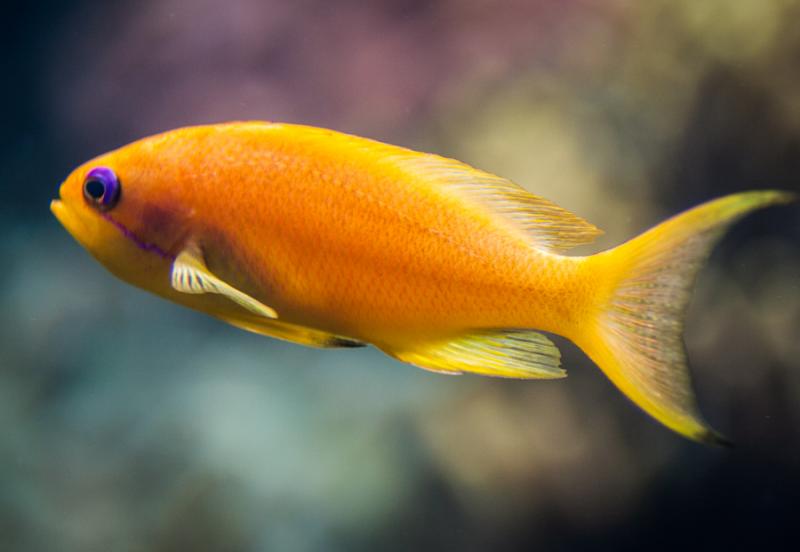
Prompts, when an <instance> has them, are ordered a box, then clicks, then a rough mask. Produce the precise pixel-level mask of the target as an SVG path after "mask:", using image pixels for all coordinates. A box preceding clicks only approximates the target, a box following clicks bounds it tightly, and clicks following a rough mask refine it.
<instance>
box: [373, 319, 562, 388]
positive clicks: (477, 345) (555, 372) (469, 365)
mask: <svg viewBox="0 0 800 552" xmlns="http://www.w3.org/2000/svg"><path fill="white" fill-rule="evenodd" d="M385 350H386V349H385ZM386 352H387V353H389V354H390V355H392V356H394V357H396V358H398V359H400V360H402V361H403V362H408V363H409V364H413V365H415V366H418V367H420V368H424V369H426V370H431V371H433V372H441V373H446V374H460V373H462V372H473V373H475V374H482V375H485V376H497V377H503V378H520V379H555V378H563V377H565V376H566V375H567V373H566V372H565V371H564V370H563V369H562V368H561V367H560V360H561V353H560V352H559V350H558V349H557V348H556V346H555V345H553V342H552V341H550V340H549V339H548V338H547V337H545V336H544V335H542V334H540V333H538V332H532V331H528V330H482V331H476V332H473V333H469V334H466V335H463V336H459V337H456V338H455V339H452V340H449V341H439V342H433V343H423V344H421V345H420V346H419V347H415V348H413V349H405V350H402V351H396V350H386Z"/></svg>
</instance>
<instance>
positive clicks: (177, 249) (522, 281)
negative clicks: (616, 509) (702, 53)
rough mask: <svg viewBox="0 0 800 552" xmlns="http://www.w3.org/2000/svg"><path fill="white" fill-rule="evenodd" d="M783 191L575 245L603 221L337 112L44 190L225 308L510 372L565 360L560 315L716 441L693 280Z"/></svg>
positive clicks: (69, 223)
mask: <svg viewBox="0 0 800 552" xmlns="http://www.w3.org/2000/svg"><path fill="white" fill-rule="evenodd" d="M796 199H797V196H796V195H795V194H793V193H790V192H784V191H778V190H759V191H746V192H741V193H736V194H733V195H728V196H725V197H721V198H719V199H714V200H711V201H709V202H707V203H704V204H701V205H699V206H697V207H694V208H692V209H689V210H688V211H685V212H683V213H681V214H678V215H676V216H674V217H672V218H670V219H668V220H667V221H665V222H663V223H661V224H659V225H657V226H655V227H654V228H652V229H650V230H648V231H646V232H644V233H643V234H641V235H639V236H637V237H635V238H633V239H631V240H630V241H627V242H625V243H623V244H621V245H618V246H616V247H613V248H610V249H608V250H605V251H601V252H599V253H596V254H592V255H585V256H579V255H568V254H567V253H566V252H567V251H569V250H570V249H571V248H573V247H574V246H578V245H582V244H588V243H591V242H592V241H593V240H594V239H595V238H596V237H597V236H598V235H600V234H601V233H602V232H601V230H599V229H598V228H597V227H596V226H594V225H593V224H591V223H589V222H587V221H586V220H584V219H583V218H581V217H580V216H578V215H576V214H574V213H571V212H570V211H568V210H566V209H563V208H561V207H559V206H558V205H556V204H555V203H553V202H551V201H548V200H547V199H545V198H542V197H539V196H536V195H534V194H532V193H530V192H528V191H527V190H526V189H524V188H523V187H521V186H519V185H517V184H515V183H513V182H511V181H510V180H507V179H505V178H502V177H499V176H495V175H493V174H490V173H488V172H484V171H482V170H479V169H477V168H473V167H471V166H469V165H467V164H465V163H462V162H460V161H457V160H454V159H448V158H445V157H441V156H438V155H435V154H429V153H420V152H416V151H413V150H410V149H406V148H402V147H398V146H393V145H389V144H385V143H381V142H378V141H374V140H370V139H367V138H361V137H358V136H353V135H349V134H344V133H340V132H336V131H333V130H328V129H322V128H316V127H311V126H304V125H296V124H287V123H270V122H260V121H248V122H232V123H221V124H214V125H203V126H191V127H185V128H180V129H176V130H171V131H168V132H164V133H161V134H157V135H154V136H150V137H146V138H143V139H141V140H138V141H135V142H133V143H131V144H129V145H126V146H123V147H121V148H119V149H116V150H114V151H111V152H109V153H106V154H103V155H100V156H99V157H95V158H94V159H92V160H90V161H88V162H86V163H84V164H83V165H81V166H79V167H78V168H76V169H75V170H74V171H72V172H71V173H70V174H69V176H68V177H67V178H66V180H64V181H63V183H62V184H61V186H60V188H59V198H58V199H54V200H53V201H52V203H51V205H50V208H51V211H52V213H53V214H54V215H55V217H56V218H57V219H58V221H60V223H61V224H62V225H63V226H64V228H65V229H66V230H67V231H68V232H69V233H70V234H71V235H72V236H73V237H74V238H75V240H77V242H78V243H79V244H80V245H82V246H83V247H84V248H85V249H86V250H88V251H89V253H90V254H91V255H92V256H94V257H95V258H96V259H97V260H98V261H99V262H100V263H101V264H102V265H104V266H105V267H106V268H107V269H108V270H109V271H110V272H111V273H112V274H114V275H116V276H117V277H119V278H121V279H122V280H124V281H126V282H128V283H130V284H132V285H134V286H137V287H139V288H142V289H144V290H147V291H149V292H152V293H154V294H156V295H159V296H161V297H163V298H166V299H168V300H170V301H173V302H175V303H178V304H180V305H183V306H185V307H188V308H191V309H194V310H197V311H201V312H203V313H206V314H208V315H211V316H213V317H215V318H218V319H220V320H222V321H224V322H227V323H229V324H231V325H233V326H236V327H238V328H242V329H244V330H247V331H250V332H255V333H258V334H262V335H265V336H269V337H273V338H278V339H283V340H286V341H290V342H294V343H298V344H302V345H306V346H312V347H320V348H341V347H361V346H366V345H372V346H374V347H377V348H378V349H380V350H382V351H383V352H385V353H386V354H388V355H389V356H391V357H394V358H395V359H398V360H400V361H402V362H405V363H408V364H412V365H414V366H417V367H420V368H424V369H426V370H430V371H433V372H438V373H443V374H461V373H474V374H481V375H485V376H495V377H504V378H518V379H557V378H563V377H565V376H566V370H565V369H564V368H563V367H562V366H561V354H560V352H559V349H558V348H557V347H556V345H555V344H554V343H553V341H552V340H551V338H550V337H548V335H547V334H555V335H559V336H563V337H564V338H566V339H568V340H570V341H571V342H572V343H574V344H575V345H577V346H578V347H579V348H580V349H581V350H582V351H583V352H584V353H585V354H586V355H587V356H588V357H589V358H590V359H591V360H592V361H593V362H594V363H595V364H596V365H597V366H599V368H600V369H601V370H602V371H603V372H604V373H605V374H606V376H607V377H608V378H609V379H610V380H611V382H612V383H613V384H614V385H616V386H617V387H618V388H619V390H620V391H621V392H622V393H623V394H624V395H625V396H627V397H628V398H629V399H630V400H631V401H633V403H635V404H636V405H638V406H639V407H640V408H641V409H642V410H644V411H645V412H646V413H647V414H649V415H650V416H652V417H653V418H654V419H655V420H657V421H658V422H660V423H661V424H663V425H664V426H666V427H668V428H670V429H671V430H673V431H675V432H676V433H678V434H680V435H683V436H684V437H687V438H689V439H692V440H695V441H699V442H703V443H710V444H726V443H729V441H728V440H727V439H726V438H725V437H723V436H722V434H720V433H719V432H717V431H716V430H714V429H713V428H711V426H710V425H709V424H708V423H707V422H706V421H705V419H704V418H703V416H702V415H701V414H700V411H699V408H698V406H697V401H696V399H695V396H694V393H693V390H692V385H691V381H690V376H689V372H688V369H687V360H686V352H685V349H684V345H683V340H682V334H683V324H684V316H685V312H686V309H687V304H688V302H689V299H690V294H691V288H692V285H693V282H694V280H695V276H696V274H697V272H698V270H699V269H700V267H701V265H702V263H703V261H704V260H705V259H706V257H707V256H708V255H709V252H710V250H711V248H712V247H713V246H714V244H715V243H716V242H717V241H718V240H719V239H720V237H721V236H722V234H723V232H724V230H725V229H726V228H727V227H729V226H730V225H731V224H733V223H734V222H735V221H737V220H739V219H740V218H742V217H743V216H745V215H746V214H748V213H750V212H752V211H754V210H756V209H761V208H764V207H767V206H771V205H777V204H783V203H789V202H791V201H794V200H796Z"/></svg>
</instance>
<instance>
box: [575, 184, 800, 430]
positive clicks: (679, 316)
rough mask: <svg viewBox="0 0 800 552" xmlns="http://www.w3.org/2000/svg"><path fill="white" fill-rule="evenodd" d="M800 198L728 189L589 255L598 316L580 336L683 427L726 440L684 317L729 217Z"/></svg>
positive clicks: (605, 365) (639, 395)
mask: <svg viewBox="0 0 800 552" xmlns="http://www.w3.org/2000/svg"><path fill="white" fill-rule="evenodd" d="M795 199H797V196H795V195H793V194H790V193H786V192H777V191H758V192H744V193H739V194H735V195H730V196H727V197H723V198H720V199H717V200H714V201H710V202H708V203H705V204H703V205H700V206H698V207H695V208H694V209H690V210H689V211H686V212H684V213H681V214H679V215H677V216H675V217H673V218H671V219H669V220H667V221H665V222H663V223H662V224H660V225H658V226H656V227H655V228H652V229H651V230H649V231H647V232H645V233H644V234H642V235H641V236H638V237H636V238H634V239H633V240H631V241H629V242H627V243H624V244H622V245H620V246H619V247H616V248H614V249H611V250H609V251H605V252H603V253H599V254H597V255H594V256H592V257H590V258H589V259H587V262H586V267H587V269H588V270H589V271H591V274H592V275H593V277H595V278H596V279H597V280H598V281H599V282H600V283H599V287H598V289H597V290H596V295H595V303H594V309H593V316H592V317H591V319H592V321H591V322H590V323H589V324H588V325H587V326H586V327H585V328H584V329H583V331H582V332H581V333H580V335H579V336H578V337H577V338H576V339H575V341H576V342H577V343H578V345H579V346H580V347H581V348H582V349H583V350H584V351H585V352H586V354H587V355H589V357H590V358H591V359H592V360H593V361H594V362H595V363H597V365H598V366H600V368H602V370H603V372H605V374H606V375H607V376H608V377H609V379H611V381H612V382H614V384H615V385H616V386H617V387H619V388H620V390H621V391H622V392H623V393H625V395H627V396H628V397H629V398H630V399H631V400H632V401H633V402H634V403H636V404H637V405H639V406H640V407H641V408H642V409H644V410H645V412H647V413H648V414H650V415H651V416H653V417H654V418H655V419H656V420H658V421H660V422H661V423H662V424H664V425H666V426H667V427H669V428H671V429H673V430H674V431H676V432H678V433H680V434H681V435H684V436H686V437H689V438H690V439H694V440H696V441H701V442H706V443H715V444H725V443H727V441H726V440H725V438H724V437H722V436H721V435H720V434H718V433H716V432H715V431H714V430H713V429H711V428H710V427H709V426H708V424H707V423H706V422H705V421H704V420H703V418H702V416H701V415H700V413H699V412H698V410H697V406H696V402H695V397H694V393H693V392H692V387H691V383H690V380H689V372H688V370H687V368H686V354H685V351H684V346H683V339H682V333H683V319H684V314H685V311H686V306H687V303H688V302H689V297H690V292H691V288H692V284H693V282H694V279H695V275H696V274H697V271H698V269H699V268H700V266H701V264H702V262H703V261H704V260H705V258H706V257H707V256H708V254H709V251H710V250H711V248H712V247H713V245H714V244H715V243H716V242H717V241H718V240H719V238H720V237H721V235H722V233H723V231H724V230H725V229H726V228H727V227H728V226H729V225H731V224H732V223H733V222H735V221H736V220H738V219H739V218H741V217H743V216H744V215H746V214H747V213H749V212H750V211H753V210H755V209H759V208H761V207H766V206H768V205H774V204H778V203H788V202H790V201H792V200H795Z"/></svg>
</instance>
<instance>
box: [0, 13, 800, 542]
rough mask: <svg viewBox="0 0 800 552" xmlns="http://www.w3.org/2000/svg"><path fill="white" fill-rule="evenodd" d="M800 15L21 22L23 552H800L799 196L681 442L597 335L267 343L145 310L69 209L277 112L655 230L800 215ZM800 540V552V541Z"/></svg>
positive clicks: (708, 353)
mask: <svg viewBox="0 0 800 552" xmlns="http://www.w3.org/2000/svg"><path fill="white" fill-rule="evenodd" d="M798 20H800V2H798V1H788V0H784V1H781V0H774V1H763V0H737V1H735V2H731V1H725V0H704V1H701V2H697V1H694V0H651V1H647V2H636V1H634V0H607V1H604V0H593V1H592V0H505V1H499V0H497V1H492V0H482V1H481V0H438V1H423V0H416V1H400V0H386V1H380V2H378V1H374V2H365V1H356V0H341V1H332V0H300V1H288V0H287V1H279V0H260V1H259V0H227V1H225V2H215V1H212V0H195V1H179V0H161V1H159V0H140V1H133V0H122V1H116V2H88V1H76V2H55V1H49V2H38V3H18V4H16V5H9V6H7V7H6V9H5V12H4V15H3V27H4V28H3V33H2V40H3V49H2V54H0V63H2V65H1V66H0V68H1V69H2V74H3V75H4V79H3V80H4V86H2V87H0V97H2V106H3V108H2V109H3V125H2V128H1V129H0V140H1V142H0V146H1V147H0V187H2V188H1V189H2V194H3V195H2V197H3V201H2V202H0V254H1V256H0V258H1V259H2V267H3V270H2V271H0V283H1V284H2V285H0V549H1V550H26V551H27V550H63V551H84V550H155V551H178V550H232V551H233V550H242V551H250V550H299V551H304V550H343V551H344V550H409V549H445V548H448V549H460V550H485V549H492V550H498V549H508V550H516V549H520V550H522V549H533V550H555V551H562V550H563V551H566V550H598V551H599V550H639V549H641V548H643V547H646V548H647V549H650V550H661V549H665V550H666V549H670V550H672V549H675V548H676V547H680V548H683V549H695V548H697V549H706V550H714V549H718V548H733V547H736V548H740V547H748V548H755V547H758V549H768V550H779V549H791V548H792V547H791V545H792V543H793V541H794V545H795V546H796V537H794V534H795V532H796V527H797V519H798V514H800V205H793V206H788V207H782V208H775V209H770V210H767V211H763V212H758V213H755V214H753V215H751V216H750V217H749V218H747V219H746V220H744V221H743V222H741V223H739V224H737V225H736V226H735V227H734V228H733V229H732V231H730V232H729V233H728V235H727V237H726V238H725V239H724V240H723V242H722V243H721V244H720V246H719V247H717V248H716V249H715V251H714V253H713V255H712V257H711V259H710V260H709V263H708V265H707V267H706V268H705V269H703V270H702V271H701V273H700V276H699V279H698V282H697V287H696V289H695V294H694V299H693V302H692V305H691V308H690V312H689V317H688V320H687V325H686V333H685V341H686V345H687V349H688V354H689V362H690V367H691V371H692V374H693V376H694V382H695V387H696V389H697V391H698V395H699V400H700V405H701V409H702V410H703V412H704V413H705V415H706V417H707V418H708V419H709V420H710V422H711V423H712V425H714V426H715V427H716V428H718V429H719V430H721V431H722V432H723V433H725V434H726V435H727V436H728V437H729V438H731V439H732V440H733V441H734V443H736V448H734V449H732V450H723V449H718V448H712V447H707V446H702V445H698V444H695V443H692V442H689V441H686V440H684V439H682V438H680V437H678V436H677V435H675V434H673V433H671V432H670V431H668V430H666V429H665V428H663V427H661V426H660V425H658V424H657V423H655V422H654V421H652V420H651V419H650V418H649V417H647V416H646V415H645V414H643V413H642V412H640V411H639V410H638V409H637V408H636V407H635V406H633V405H632V404H631V403H630V402H629V401H628V400H626V399H625V398H624V397H623V396H622V395H621V394H620V393H619V392H618V391H617V390H616V389H615V388H613V387H612V385H611V384H610V383H609V382H608V381H607V380H606V379H605V377H604V376H603V375H602V374H601V373H600V371H599V370H598V369H597V368H596V367H595V366H594V365H593V364H592V363H591V362H590V361H589V360H588V359H587V358H586V357H585V356H584V355H583V354H582V353H581V352H580V351H579V350H578V349H577V348H576V347H575V346H573V345H571V344H569V343H568V342H566V341H565V340H563V339H559V340H557V343H558V345H559V346H560V347H561V349H562V351H563V354H564V356H563V365H564V366H565V367H566V368H567V370H568V371H569V378H567V379H566V380H561V381H538V382H537V381H532V382H521V381H507V380H493V379H489V378H480V377H474V376H462V377H446V376H441V375H434V374H431V373H428V372H424V371H422V370H417V369H414V368H412V367H410V366H407V365H402V364H400V363H399V362H396V361H393V360H391V359H389V358H387V357H385V356H383V355H382V354H380V353H379V352H377V351H375V350H372V349H366V350H364V349H362V350H339V351H318V350H313V349H307V348H302V347H299V346H296V345H292V344H288V343H283V342H279V341H274V340H270V339H266V338H263V337H259V336H256V335H253V334H248V333H245V332H243V331H240V330H236V329H234V328H232V327H230V326H227V325H225V324H223V323H221V322H217V321H215V320H213V319H211V318H208V317H205V316H203V315H201V314H198V313H194V312H191V311H188V310H185V309H182V308H180V307H177V306H175V305H172V304H170V303H167V302H166V301H163V300H160V299H157V298H155V297H153V296H150V295H147V294H146V293H144V292H142V291H139V290H137V289H134V288H132V287H130V286H127V285H126V284H124V283H122V282H121V281H119V280H117V279H116V278H114V277H113V276H111V275H110V274H108V273H107V272H105V270H104V269H103V268H102V267H100V265H98V264H97V263H96V262H95V261H94V260H93V259H91V257H90V256H89V255H88V254H87V253H86V252H85V251H84V250H83V249H82V248H81V247H80V246H79V245H78V244H77V243H75V242H74V241H73V240H72V238H71V237H70V236H69V235H68V234H67V233H66V231H64V230H63V229H62V228H61V227H60V225H59V224H58V223H57V221H56V220H55V219H54V218H53V217H52V216H51V214H50V212H49V209H48V205H49V201H50V199H51V198H53V197H55V196H56V194H57V189H58V185H59V184H60V182H61V180H62V179H63V178H65V177H66V175H67V174H68V173H69V171H70V170H71V169H72V168H74V167H75V166H77V165H78V164H80V163H82V162H83V161H85V160H87V159H89V158H91V157H93V156H95V155H98V154H100V153H103V152H105V151H108V150H110V149H113V148H116V147H118V146H121V145H123V144H126V143H128V142H130V141H132V140H134V139H137V138H140V137H142V136H144V135H147V134H152V133H156V132H160V131H163V130H168V129H172V128H175V127H178V126H182V125H188V124H198V123H210V122H219V121H227V120H246V119H262V120H271V121H286V122H296V123H305V124H312V125H318V126H325V127H331V128H335V129H337V130H341V131H345V132H351V133H355V134H359V135H364V136H367V137H371V138H376V139H380V140H383V141H387V142H390V143H395V144H399V145H403V146H407V147H411V148H414V149H418V150H423V151H431V152H436V153H439V154H442V155H446V156H450V157H455V158H457V159H460V160H463V161H465V162H467V163H470V164H472V165H474V166H477V167H479V168H482V169H485V170H488V171H490V172H493V173H496V174H498V175H502V176H505V177H508V178H511V179H513V180H515V181H516V182H518V183H519V184H521V185H523V186H525V187H526V188H528V189H529V190H531V191H532V192H534V193H537V194H540V195H543V196H545V197H547V198H549V199H551V200H554V201H556V202H557V203H559V204H560V205H562V206H564V207H565V208H567V209H570V210H572V211H574V212H576V213H578V214H579V215H581V216H583V217H585V218H587V219H588V220H589V221H591V222H593V223H595V224H597V225H598V226H599V227H600V228H603V229H604V230H605V231H606V235H605V236H603V237H602V238H601V240H600V241H599V242H598V243H597V244H595V245H594V246H591V247H583V248H581V249H580V250H579V251H578V252H579V253H583V254H586V253H589V252H594V251H599V250H601V249H603V248H607V247H610V246H612V245H615V244H617V243H620V242H622V241H624V240H625V239H628V238H630V237H632V236H634V235H635V234H638V233H639V232H641V231H642V230H644V229H646V228H647V227H649V226H652V225H654V224H656V223H657V222H660V221H661V220H663V219H664V218H666V217H667V216H670V215H672V214H675V213H677V212H679V211H681V210H683V209H686V208H689V207H692V206H694V205H696V204H698V203H700V202H702V201H704V200H707V199H711V198H713V197H717V196H720V195H723V194H727V193H732V192H736V191H741V190H747V189H759V188H777V189H784V190H795V191H800V63H799V62H798V60H800V25H798V24H797V21H798ZM793 537H794V538H793Z"/></svg>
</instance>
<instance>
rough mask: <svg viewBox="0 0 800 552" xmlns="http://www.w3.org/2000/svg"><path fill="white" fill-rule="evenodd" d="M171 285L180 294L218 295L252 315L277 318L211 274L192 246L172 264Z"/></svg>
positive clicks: (256, 302) (258, 303)
mask: <svg viewBox="0 0 800 552" xmlns="http://www.w3.org/2000/svg"><path fill="white" fill-rule="evenodd" d="M171 283H172V287H173V288H174V289H176V290H177V291H180V292H182V293H193V294H201V293H218V294H220V295H224V296H225V297H227V298H228V299H230V300H231V301H233V302H234V303H236V304H238V305H240V306H242V307H243V308H245V309H247V310H248V311H250V312H252V313H254V314H257V315H259V316H263V317H265V318H278V313H277V312H275V310H274V309H272V308H270V307H268V306H267V305H265V304H263V303H260V302H259V301H257V300H256V299H253V298H252V297H250V296H249V295H247V294H246V293H243V292H241V291H239V290H238V289H236V288H234V287H233V286H231V285H229V284H227V283H225V282H224V281H222V280H221V279H219V278H218V277H217V276H215V275H214V274H212V273H211V271H210V270H208V267H207V266H206V263H205V261H204V260H203V254H202V252H201V251H200V248H199V247H197V246H196V245H194V244H190V245H189V246H188V247H187V248H186V249H184V250H183V251H181V253H180V254H179V255H178V256H177V257H176V258H175V261H174V262H173V263H172V274H171Z"/></svg>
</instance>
